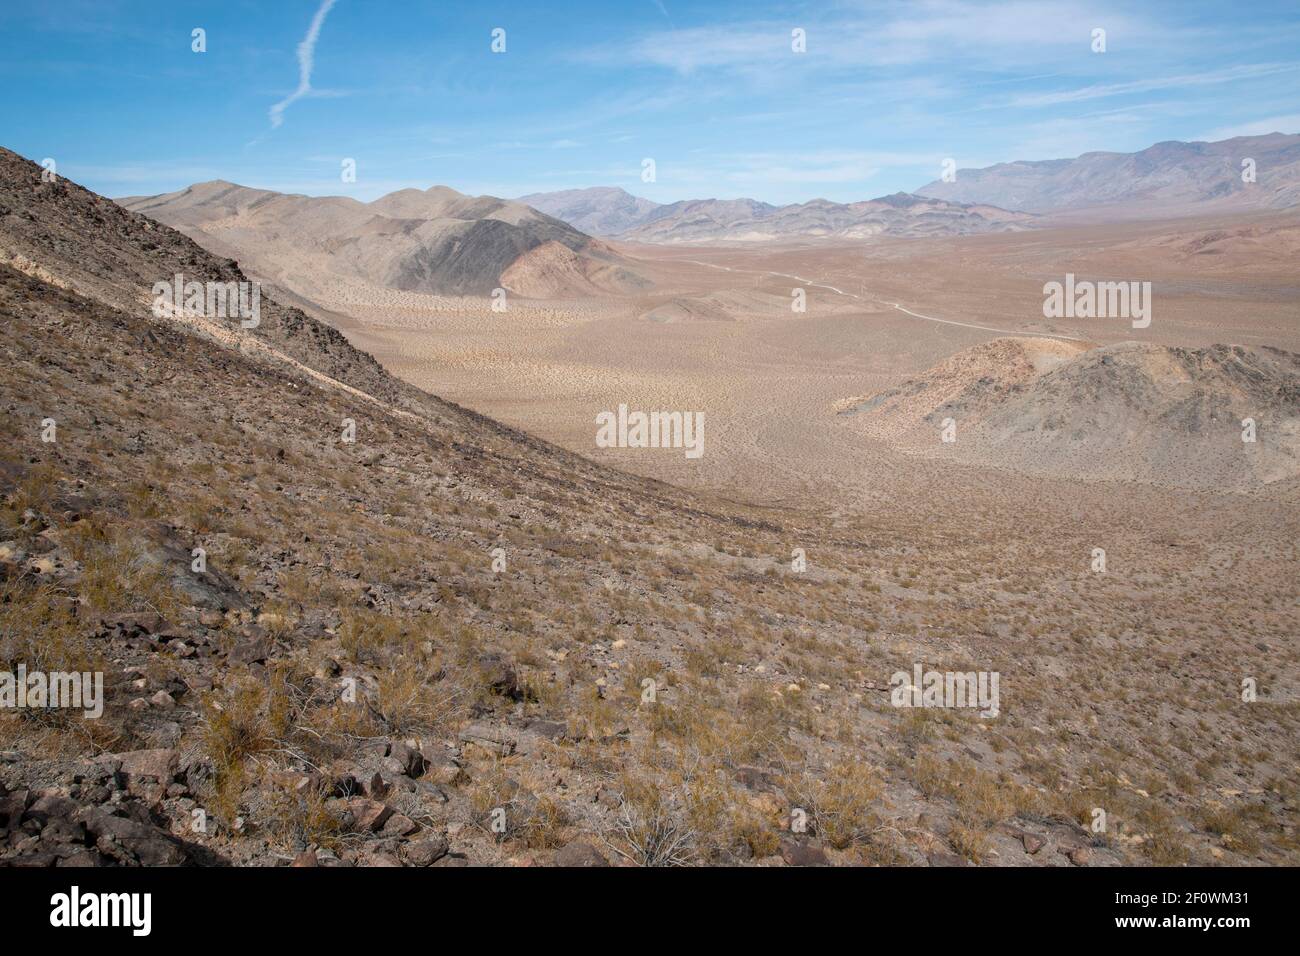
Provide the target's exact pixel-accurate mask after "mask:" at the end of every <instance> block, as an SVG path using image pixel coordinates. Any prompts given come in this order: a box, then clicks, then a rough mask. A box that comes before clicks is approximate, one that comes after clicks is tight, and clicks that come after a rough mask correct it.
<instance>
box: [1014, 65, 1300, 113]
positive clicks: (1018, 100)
mask: <svg viewBox="0 0 1300 956" xmlns="http://www.w3.org/2000/svg"><path fill="white" fill-rule="evenodd" d="M1295 70H1300V63H1250V64H1246V65H1244V66H1234V67H1231V68H1229V69H1226V70H1210V71H1207V72H1205V73H1188V74H1184V75H1182V76H1165V77H1153V78H1152V79H1149V80H1133V81H1131V82H1129V83H1105V84H1097V85H1094V86H1084V87H1080V88H1079V89H1076V90H1057V91H1055V92H1051V93H1031V94H1027V95H1023V96H1017V97H1015V98H1014V99H1012V100H1011V103H1010V105H1011V106H1057V105H1059V104H1061V103H1078V102H1081V101H1083V100H1095V99H1100V98H1101V97H1105V96H1125V95H1128V94H1131V93H1150V92H1152V91H1154V90H1171V89H1180V88H1183V87H1189V86H1207V85H1211V84H1215V83H1232V82H1235V81H1236V80H1248V79H1254V78H1255V77H1259V76H1271V75H1273V74H1275V73H1288V72H1293V71H1295Z"/></svg>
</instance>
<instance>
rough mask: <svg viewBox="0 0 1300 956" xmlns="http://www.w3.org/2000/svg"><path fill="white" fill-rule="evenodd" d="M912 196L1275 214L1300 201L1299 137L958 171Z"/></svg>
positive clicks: (1146, 211) (1120, 209)
mask: <svg viewBox="0 0 1300 956" xmlns="http://www.w3.org/2000/svg"><path fill="white" fill-rule="evenodd" d="M1252 178H1253V181H1250V180H1251V179H1252ZM917 195H920V196H929V197H931V198H934V199H946V200H948V201H950V202H964V203H990V204H992V205H996V206H1001V207H1002V208H1004V209H1013V210H1017V211H1020V212H1031V213H1051V212H1060V211H1065V210H1077V209H1085V208H1100V209H1104V210H1106V211H1107V212H1108V213H1109V214H1110V215H1111V216H1113V217H1115V218H1125V217H1127V216H1129V215H1133V216H1139V215H1167V214H1170V213H1176V212H1177V211H1178V210H1180V209H1186V210H1188V211H1196V210H1206V211H1208V210H1210V209H1215V208H1233V207H1243V208H1263V209H1283V208H1286V207H1288V206H1294V205H1296V204H1297V203H1300V135H1297V136H1287V135H1284V134H1282V133H1270V134H1268V135H1266V136H1238V137H1236V138H1234V139H1225V140H1221V141H1219V142H1215V143H1201V142H1192V143H1182V142H1177V141H1171V142H1165V143H1156V144H1155V145H1154V146H1151V147H1149V148H1147V149H1144V150H1142V151H1140V152H1137V153H1103V152H1096V153H1084V154H1083V155H1082V156H1078V157H1076V158H1074V159H1049V160H1043V161H1040V162H1013V163H998V164H997V165H996V166H988V167H985V168H983V169H959V170H958V171H957V174H956V179H955V181H953V182H942V181H935V182H932V183H928V184H927V185H925V186H923V187H921V188H920V189H918V190H917Z"/></svg>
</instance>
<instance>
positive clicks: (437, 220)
mask: <svg viewBox="0 0 1300 956" xmlns="http://www.w3.org/2000/svg"><path fill="white" fill-rule="evenodd" d="M118 202H119V203H120V204H121V205H123V206H125V207H126V208H127V209H130V210H132V211H133V212H139V213H143V214H145V215H147V216H149V217H151V218H153V219H156V220H158V221H159V222H162V223H164V224H165V225H168V226H172V227H174V228H176V229H179V230H180V231H181V232H184V233H185V234H186V235H188V236H190V237H191V238H193V239H195V240H196V241H198V242H200V243H201V244H202V245H204V246H206V247H207V248H209V249H211V250H213V251H215V252H218V253H220V254H223V255H229V256H232V257H236V258H238V259H239V260H240V261H241V262H244V263H245V264H246V265H247V266H248V267H249V268H251V269H252V270H253V271H255V272H257V273H258V274H259V276H260V277H262V278H265V279H267V280H269V281H272V282H275V283H277V284H279V285H282V286H284V287H285V288H287V289H290V290H292V291H294V292H295V293H297V294H300V295H303V296H304V297H306V298H309V299H310V298H312V292H311V290H310V289H308V288H305V285H306V284H307V281H308V278H307V277H310V276H329V275H332V276H341V277H345V278H356V279H361V280H364V281H366V282H369V283H372V284H375V285H379V286H383V287H385V288H390V289H398V290H402V291H414V292H431V293H442V294H450V295H485V294H488V293H490V292H491V291H492V289H494V288H496V287H497V286H499V285H500V284H501V276H502V274H503V273H505V272H506V271H507V270H509V269H510V267H511V266H512V265H514V264H515V263H516V262H517V261H518V260H519V259H520V258H521V257H523V256H525V255H526V254H527V253H529V252H531V251H533V250H534V249H537V248H538V247H540V246H543V245H545V244H547V243H555V244H557V245H559V246H562V247H564V248H565V249H566V250H567V252H568V253H569V254H570V255H572V256H573V257H575V259H576V260H577V261H578V266H577V267H574V266H573V263H568V265H569V266H570V267H571V268H578V269H579V271H580V270H581V268H582V261H583V260H596V261H597V262H598V263H599V264H600V265H601V266H604V265H605V264H608V263H609V262H610V261H613V260H614V259H615V257H614V256H613V254H612V253H611V252H610V251H609V250H608V249H606V248H605V247H603V246H602V245H600V244H599V243H597V242H595V241H594V240H593V239H592V238H591V237H590V236H588V235H586V234H584V233H582V232H580V231H578V230H577V229H574V228H573V227H572V226H570V225H568V224H567V223H564V222H561V221H560V220H558V219H553V218H551V217H550V216H547V215H544V214H543V213H540V212H538V211H536V210H535V209H532V208H530V207H529V206H526V205H524V204H523V203H519V202H512V201H510V200H503V199H496V198H494V197H492V196H466V195H463V194H461V193H458V192H456V190H454V189H449V188H448V187H446V186H434V187H432V188H431V189H427V190H423V191H421V190H418V189H403V190H400V191H399V192H395V193H390V194H389V195H387V196H384V197H382V198H380V199H376V200H374V201H373V202H370V203H363V202H359V201H357V200H355V199H349V198H345V197H337V196H336V197H311V196H301V195H289V194H284V193H277V192H271V191H268V190H265V189H250V188H248V187H246V186H239V185H236V184H234V183H229V182H224V181H221V180H216V181H213V182H206V183H198V184H196V185H194V186H190V187H188V188H186V189H182V190H180V191H179V192H174V193H166V194H164V195H160V196H148V197H138V196H136V197H126V198H123V199H119V200H118Z"/></svg>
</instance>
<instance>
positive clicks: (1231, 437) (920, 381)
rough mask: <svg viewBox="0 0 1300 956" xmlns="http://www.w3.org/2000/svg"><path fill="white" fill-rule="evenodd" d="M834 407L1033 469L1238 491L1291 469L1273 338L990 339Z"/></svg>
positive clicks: (1288, 376) (1295, 416) (1284, 383)
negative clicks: (1204, 343)
mask: <svg viewBox="0 0 1300 956" xmlns="http://www.w3.org/2000/svg"><path fill="white" fill-rule="evenodd" d="M842 413H843V414H850V415H860V416H862V417H863V419H864V420H865V421H867V422H869V423H870V428H869V430H870V431H871V433H873V434H877V435H880V436H882V437H887V438H889V439H891V440H894V441H898V442H900V443H902V444H904V445H906V446H908V447H911V448H912V449H914V450H921V451H924V452H927V453H935V454H938V453H951V454H954V455H956V456H958V457H964V458H968V459H970V460H976V461H982V462H985V463H988V464H997V465H1000V466H1005V467H1012V468H1018V469H1021V470H1026V471H1030V472H1035V473H1045V474H1056V475H1073V476H1076V477H1080V478H1087V479H1107V480H1114V479H1123V480H1137V481H1148V482H1153V483H1156V484H1161V485H1171V486H1180V487H1192V488H1222V489H1227V488H1232V489H1237V490H1258V489H1260V488H1261V487H1263V486H1266V485H1268V484H1270V483H1273V482H1282V481H1285V480H1287V479H1293V478H1295V477H1297V476H1298V475H1300V355H1297V354H1295V353H1292V352H1285V351H1282V350H1281V349H1274V348H1246V347H1242V346H1229V345H1216V346H1213V347H1211V348H1203V349H1183V348H1168V347H1163V346H1156V345H1146V344H1139V343H1136V342H1133V343H1123V344H1119V345H1111V346H1106V347H1103V348H1093V349H1089V348H1087V347H1086V346H1083V345H1076V344H1074V343H1064V342H1054V341H1047V340H1041V339H998V340H996V341H994V342H990V343H988V344H986V345H981V346H976V347H975V348H972V349H968V350H966V351H964V352H961V353H959V354H958V355H955V356H953V357H952V358H950V359H948V360H946V361H944V362H943V363H941V364H940V365H938V366H936V367H935V368H934V369H931V370H930V371H929V372H927V373H925V374H924V375H922V376H919V377H917V378H915V379H912V380H910V381H908V382H906V383H904V384H903V385H900V386H898V387H896V388H893V389H889V390H888V391H885V392H882V393H880V394H878V395H875V396H872V397H871V398H868V399H866V400H859V399H854V400H849V401H847V402H846V403H844V406H843V407H842ZM948 419H951V420H952V422H953V424H954V425H955V429H956V431H955V438H956V440H955V441H953V442H951V443H948V444H944V443H943V442H942V441H941V434H940V429H941V426H942V424H943V423H944V422H945V421H946V420H948ZM1246 420H1250V421H1251V422H1253V423H1254V425H1253V429H1254V430H1253V434H1254V440H1253V441H1243V429H1244V428H1245V427H1246V425H1245V422H1246Z"/></svg>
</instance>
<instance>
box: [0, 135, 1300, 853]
mask: <svg viewBox="0 0 1300 956" xmlns="http://www.w3.org/2000/svg"><path fill="white" fill-rule="evenodd" d="M40 172H41V171H40V169H39V168H38V167H36V166H35V165H33V164H31V163H28V162H26V161H24V160H22V159H20V158H19V157H16V156H14V155H13V154H11V153H7V152H6V153H0V349H2V350H3V357H4V362H3V365H2V366H0V408H3V409H4V411H5V414H4V416H3V417H0V670H2V671H5V672H9V673H12V672H14V671H15V670H16V668H17V667H18V666H19V665H22V666H25V667H27V668H29V669H32V670H36V669H40V670H43V671H72V670H77V671H89V672H94V671H100V672H102V673H103V674H104V675H105V682H106V696H107V699H106V701H105V707H104V712H103V716H102V717H101V718H99V719H95V720H86V719H83V718H82V717H81V716H80V714H77V713H70V712H68V711H67V710H54V709H45V708H30V707H29V708H23V709H15V708H4V709H0V863H3V864H10V865H37V866H46V865H59V864H69V863H73V864H100V863H123V864H146V865H164V864H177V863H184V862H196V863H208V864H223V863H254V864H259V865H283V864H286V863H288V862H289V861H291V860H294V861H297V862H299V863H301V864H304V865H308V864H313V863H315V864H321V865H338V864H363V865H364V864H374V865H384V864H389V865H391V864H394V863H400V864H405V865H410V866H427V865H435V866H448V865H460V864H464V863H466V862H474V863H523V862H541V863H549V862H552V861H558V862H566V863H594V862H599V861H613V862H631V863H640V864H649V863H658V864H663V863H681V862H699V863H710V862H713V863H716V862H746V861H759V862H765V863H781V862H783V861H784V862H786V863H815V862H824V861H828V860H829V861H831V862H836V863H853V862H898V863H913V864H925V863H931V864H948V863H961V862H966V861H975V862H981V863H988V864H1008V865H1054V866H1071V865H1075V866H1090V865H1097V864H1105V863H1113V862H1116V861H1119V860H1132V861H1135V862H1144V861H1146V862H1163V863H1168V862H1182V861H1194V862H1215V861H1226V862H1279V861H1291V862H1294V861H1295V860H1296V859H1297V853H1298V850H1297V844H1296V837H1295V831H1294V823H1293V819H1294V809H1295V804H1296V799H1297V793H1296V782H1295V779H1294V770H1295V766H1296V760H1295V759H1294V758H1295V753H1294V747H1295V741H1296V740H1297V733H1296V730H1297V726H1296V721H1297V714H1296V708H1295V705H1294V703H1293V702H1292V703H1288V702H1287V701H1288V699H1293V698H1294V695H1295V692H1296V687H1295V683H1294V674H1295V666H1294V665H1295V656H1294V650H1293V648H1292V646H1291V644H1290V643H1289V639H1290V636H1291V635H1293V634H1294V633H1295V628H1296V624H1297V621H1296V620H1295V614H1294V608H1293V607H1292V606H1291V602H1279V601H1277V600H1275V599H1274V596H1276V595H1281V594H1282V593H1283V592H1282V589H1283V587H1284V586H1285V585H1286V582H1288V581H1292V580H1293V575H1292V572H1293V571H1294V566H1295V555H1294V540H1295V536H1294V535H1293V534H1291V532H1292V531H1293V530H1294V529H1292V528H1289V527H1287V524H1286V522H1285V521H1282V522H1276V521H1272V520H1270V516H1268V515H1264V514H1262V513H1256V512H1254V511H1252V510H1250V509H1249V508H1245V509H1243V508H1238V507H1233V508H1230V509H1224V510H1225V513H1226V519H1225V524H1224V527H1223V529H1222V534H1220V535H1217V536H1216V537H1214V538H1213V539H1212V540H1213V542H1214V544H1213V546H1211V545H1209V544H1207V543H1206V539H1198V538H1192V537H1180V538H1179V539H1178V540H1177V541H1176V542H1175V543H1176V544H1177V545H1178V547H1173V546H1172V545H1169V544H1167V543H1166V542H1165V541H1163V540H1161V541H1158V542H1155V543H1154V545H1153V544H1152V543H1151V542H1150V541H1149V538H1150V536H1149V534H1148V533H1147V530H1146V529H1145V528H1143V527H1139V526H1138V523H1136V522H1135V521H1134V519H1133V516H1132V515H1129V514H1127V513H1125V512H1123V511H1108V510H1107V505H1106V504H1105V502H1106V499H1103V498H1098V499H1095V500H1093V499H1090V498H1089V497H1088V492H1087V489H1083V490H1082V491H1080V492H1079V493H1078V496H1077V497H1076V499H1075V501H1076V502H1077V503H1080V504H1084V503H1086V504H1090V505H1091V506H1093V507H1094V508H1095V509H1096V510H1095V513H1094V516H1093V517H1092V519H1091V520H1090V522H1089V523H1087V524H1086V525H1080V524H1078V523H1077V522H1073V523H1072V522H1070V521H1068V520H1055V519H1047V518H1046V517H1045V516H1043V515H1038V514H1036V513H1035V512H1034V510H1033V503H1032V499H1029V498H1026V499H1023V500H1021V501H1017V502H1016V507H1015V509H1014V513H1015V522H1014V523H1005V524H999V525H997V526H996V527H993V526H990V525H987V524H981V522H984V521H987V520H989V519H988V516H989V515H993V514H994V513H995V512H994V510H991V509H988V508H986V507H985V505H986V504H988V502H985V501H982V500H980V501H978V502H977V503H978V507H976V508H975V509H974V510H972V511H971V512H970V514H968V515H966V516H964V517H963V518H962V520H960V521H952V520H935V519H933V518H928V517H925V516H918V514H917V513H915V511H914V509H915V508H916V507H918V504H919V505H924V504H925V502H926V501H927V500H929V496H925V495H923V496H921V498H920V501H919V503H914V504H912V505H910V506H909V505H907V503H905V502H902V501H900V502H899V505H898V506H897V507H896V508H891V509H889V510H887V511H883V512H881V513H879V514H876V515H872V516H870V517H869V518H857V517H854V516H851V515H846V514H834V513H809V514H807V515H800V514H798V513H795V512H782V513H781V514H780V516H779V517H778V516H776V515H774V514H772V513H769V512H763V511H758V510H755V509H750V508H746V507H744V506H742V505H734V504H728V503H724V502H716V501H712V500H709V499H707V498H702V497H700V496H694V495H686V494H683V493H681V492H678V491H676V490H674V489H672V488H669V487H667V486H664V485H659V484H655V483H652V482H647V481H643V480H639V479H633V478H629V477H627V476H624V475H621V474H619V473H618V472H614V471H611V470H608V469H603V468H597V467H595V466H594V465H592V464H590V463H589V462H586V461H585V460H583V459H581V458H579V457H577V456H574V455H570V454H567V453H564V452H561V451H559V450H557V449H555V448H553V447H550V446H548V445H546V444H544V443H541V442H538V441H535V440H533V439H530V438H529V437H528V436H525V435H522V434H519V433H517V432H514V431H511V430H509V429H506V428H504V427H502V426H499V425H497V424H495V423H493V422H491V421H488V420H486V419H483V418H481V417H480V416H477V415H474V414H472V413H469V412H466V411H465V410H463V409H460V408H457V407H456V406H454V405H450V404H448V403H445V402H442V401H440V400H438V399H437V398H435V397H432V396H429V395H426V394H424V393H421V392H419V391H417V390H416V389H414V388H411V387H410V386H407V385H404V384H403V383H401V382H398V381H397V380H395V379H393V378H391V377H390V376H388V375H387V374H386V373H385V372H384V371H383V369H381V368H379V367H378V366H377V365H375V363H374V362H373V361H371V360H370V359H369V358H368V357H367V356H365V355H363V354H361V353H358V352H356V351H355V350H353V349H352V348H350V347H349V346H348V345H347V343H346V342H345V341H343V340H342V338H341V336H339V335H338V334H337V333H335V332H333V331H332V330H330V329H328V328H327V327H325V326H322V325H320V324H319V323H317V322H315V321H313V320H312V319H310V318H309V317H307V316H304V315H303V314H302V313H300V312H297V311H296V310H294V309H289V308H284V307H281V306H279V305H278V304H276V303H274V302H271V301H270V300H266V301H264V303H263V310H262V324H261V326H259V327H258V328H257V329H254V330H251V331H250V330H245V329H240V328H238V327H237V326H234V327H232V326H231V324H230V323H228V322H225V321H224V320H216V319H211V318H207V317H203V316H164V317H161V318H158V317H155V316H153V315H152V314H151V313H150V311H149V295H148V291H149V288H150V286H151V284H152V282H154V281H158V280H159V279H165V278H167V277H169V276H171V275H173V274H174V273H175V272H177V271H179V272H182V273H184V274H185V275H186V276H187V277H192V278H195V279H198V280H210V279H221V280H230V281H240V280H242V278H243V275H242V273H241V271H240V269H239V267H238V266H237V265H236V264H235V263H233V262H230V261H226V260H221V259H218V258H215V257H213V256H211V255H209V254H208V253H206V252H204V251H203V250H202V249H200V248H199V247H198V246H196V245H195V244H194V243H193V242H191V241H190V240H189V239H187V238H185V237H184V236H181V235H180V234H178V233H176V232H174V231H172V230H170V229H168V228H166V227H162V226H160V225H158V224H157V223H154V222H151V221H150V220H148V219H145V218H143V217H141V216H138V215H134V214H131V213H129V212H128V211H126V210H124V209H122V208H121V207H120V206H117V205H116V204H114V203H112V202H109V201H108V200H105V199H103V198H102V197H97V196H94V195H93V194H91V193H88V192H87V191H85V190H83V189H81V188H80V187H78V186H76V185H75V184H72V183H69V182H67V181H64V180H59V181H56V182H50V183H47V182H42V181H41V179H40ZM344 419H351V420H352V422H353V423H354V424H355V426H356V432H355V438H356V440H355V441H354V442H347V441H344V440H343V435H344ZM51 426H52V427H54V429H55V431H54V432H50V431H49V428H50V427H51ZM43 436H49V437H51V438H53V440H52V441H44V440H42V438H43ZM971 493H972V495H977V494H978V489H977V488H975V489H973V490H972V492H971ZM972 500H976V499H972ZM1121 504H1122V502H1121ZM940 505H941V511H943V510H947V509H949V508H950V507H951V505H950V503H949V502H940ZM1117 507H1118V506H1117ZM1218 510H1219V507H1218V506H1217V505H1214V504H1213V503H1211V505H1210V506H1209V507H1204V503H1197V507H1196V509H1195V510H1189V511H1188V512H1187V515H1186V516H1192V517H1194V516H1196V515H1199V516H1200V520H1208V519H1207V517H1206V516H1207V515H1213V514H1215V513H1217V512H1218ZM949 517H950V518H951V514H949ZM999 520H1000V519H999ZM1039 522H1042V524H1041V525H1040V523H1039ZM1177 526H1179V525H1178V521H1177V520H1171V524H1170V527H1177ZM1099 537H1100V539H1101V540H1104V541H1105V542H1106V544H1107V545H1108V547H1109V548H1110V549H1111V551H1112V554H1113V555H1114V558H1113V561H1114V565H1115V573H1112V574H1110V575H1106V576H1091V575H1088V574H1087V573H1086V572H1082V571H1081V569H1080V564H1081V561H1082V560H1083V559H1082V557H1081V556H1082V555H1086V554H1087V548H1088V547H1090V546H1091V544H1092V543H1093V542H1095V541H1096V540H1098V538H1099ZM1247 545H1248V546H1247ZM794 547H798V548H800V549H801V550H803V551H805V552H806V555H807V559H808V567H807V570H806V571H803V572H795V571H793V570H792V569H791V565H790V554H791V549H792V548H794ZM1217 548H1230V549H1232V557H1231V560H1228V561H1225V560H1223V557H1224V556H1223V554H1222V553H1220V552H1219V551H1217V550H1215V549H1217ZM1288 548H1289V549H1290V550H1289V551H1288ZM196 549H202V551H203V558H204V564H203V566H202V569H200V570H196V569H195V561H196V560H197V559H198V555H197V553H196ZM496 549H501V550H500V551H496ZM494 561H498V562H499V561H504V565H502V564H500V563H498V564H497V567H496V569H494V566H493V564H494ZM1246 582H1249V583H1250V586H1249V587H1246V586H1244V585H1245V583H1246ZM1241 595H1249V600H1246V599H1243V598H1242V597H1241ZM1211 596H1212V597H1213V600H1211V599H1210V597H1211ZM1224 620H1231V621H1232V625H1233V626H1232V629H1231V631H1228V632H1225V631H1224V629H1223V622H1224ZM1120 649H1123V651H1122V653H1123V654H1124V655H1126V656H1128V657H1129V658H1130V659H1140V660H1141V661H1142V662H1143V664H1144V665H1145V669H1143V670H1141V671H1139V672H1134V671H1133V670H1132V669H1111V668H1109V667H1107V666H1105V664H1104V662H1105V661H1107V660H1110V659H1111V658H1112V657H1114V656H1115V655H1116V654H1117V653H1120ZM1099 660H1100V661H1102V662H1103V664H1101V665H1099V663H1098V662H1099ZM917 662H924V664H925V665H926V666H928V667H938V668H948V669H956V668H962V669H966V668H972V669H980V670H994V671H998V672H1000V673H1001V674H1002V676H1003V684H1002V687H1003V691H1002V694H1003V696H1002V703H1001V710H1000V713H999V715H998V716H997V717H996V718H994V719H984V718H980V717H978V716H976V715H975V714H974V713H971V712H966V711H954V710H928V709H927V710H900V709H896V708H894V707H892V706H891V705H890V703H889V697H890V695H889V686H888V685H889V679H890V675H891V674H892V673H893V672H895V671H897V670H905V671H909V672H910V670H911V668H912V666H913V664H914V663H917ZM1242 673H1249V674H1252V675H1254V676H1255V677H1256V678H1257V679H1258V681H1259V684H1260V699H1259V701H1258V702H1257V703H1255V704H1252V705H1249V706H1246V705H1242V704H1241V703H1240V702H1239V699H1238V697H1237V688H1238V684H1239V676H1240V674H1242ZM1135 691H1137V692H1135ZM1157 717H1158V718H1159V719H1158V720H1157V719H1156V718H1157ZM1184 767H1186V768H1190V769H1187V770H1185V769H1184ZM1099 802H1101V803H1102V804H1103V805H1104V806H1105V807H1106V808H1107V810H1108V813H1109V814H1110V819H1111V820H1112V824H1111V829H1110V830H1109V831H1108V833H1107V834H1105V835H1097V834H1094V833H1092V832H1091V831H1090V830H1089V829H1087V828H1085V827H1084V826H1083V825H1082V824H1083V823H1084V822H1089V821H1091V820H1092V819H1093V815H1092V808H1093V807H1095V806H1097V805H1098V803H1099ZM796 808H798V809H799V810H802V811H804V812H806V814H807V817H808V820H809V827H808V831H807V832H804V833H793V832H792V828H791V826H790V821H791V819H792V817H793V816H794V810H795V809H796ZM195 811H200V813H199V814H197V815H196V813H195ZM502 819H504V821H505V829H504V832H501V831H500V830H499V828H496V827H494V824H495V823H497V822H498V821H499V820H502ZM199 820H202V821H203V822H202V825H201V826H199V825H196V821H199Z"/></svg>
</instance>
